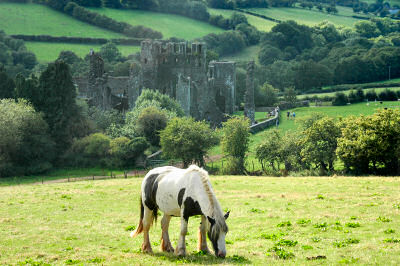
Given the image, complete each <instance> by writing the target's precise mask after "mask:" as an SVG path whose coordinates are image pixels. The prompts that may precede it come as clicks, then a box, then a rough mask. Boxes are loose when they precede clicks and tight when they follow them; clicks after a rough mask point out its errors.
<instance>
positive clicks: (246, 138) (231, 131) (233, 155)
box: [222, 117, 250, 174]
mask: <svg viewBox="0 0 400 266" xmlns="http://www.w3.org/2000/svg"><path fill="white" fill-rule="evenodd" d="M222 125H223V127H222V132H223V137H222V151H223V153H224V154H225V156H227V158H228V162H229V163H228V167H229V168H226V169H223V171H226V172H228V173H229V174H243V173H244V172H245V170H246V169H245V155H246V152H247V150H248V148H249V142H250V129H249V126H250V121H249V120H248V119H247V118H238V117H234V118H231V119H229V120H228V121H227V122H224V123H223V124H222Z"/></svg>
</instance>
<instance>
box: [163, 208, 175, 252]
mask: <svg viewBox="0 0 400 266" xmlns="http://www.w3.org/2000/svg"><path fill="white" fill-rule="evenodd" d="M170 220H171V216H170V215H166V214H164V216H163V218H162V219H161V230H162V235H161V251H167V252H174V248H173V247H172V245H171V241H170V240H169V234H168V227H169V221H170Z"/></svg>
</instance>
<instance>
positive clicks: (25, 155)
mask: <svg viewBox="0 0 400 266" xmlns="http://www.w3.org/2000/svg"><path fill="white" fill-rule="evenodd" d="M49 139H50V137H49V134H48V125H47V123H46V122H45V120H44V119H43V117H42V114H40V113H38V112H36V111H35V110H34V108H33V107H32V106H31V105H30V104H28V102H27V101H26V100H23V99H20V100H18V102H15V101H14V100H12V99H4V100H0V177H5V176H11V175H27V174H37V173H42V172H44V171H47V170H49V169H50V168H51V167H52V164H51V161H52V159H53V157H54V143H53V142H52V141H51V140H49Z"/></svg>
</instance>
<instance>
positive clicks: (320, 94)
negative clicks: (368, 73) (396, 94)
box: [297, 87, 400, 99]
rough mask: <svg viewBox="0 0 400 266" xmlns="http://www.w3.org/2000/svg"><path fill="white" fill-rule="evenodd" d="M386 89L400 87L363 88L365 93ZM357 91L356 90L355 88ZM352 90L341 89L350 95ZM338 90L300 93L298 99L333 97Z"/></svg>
mask: <svg viewBox="0 0 400 266" xmlns="http://www.w3.org/2000/svg"><path fill="white" fill-rule="evenodd" d="M385 90H391V91H399V90H400V87H389V88H370V89H363V91H364V93H367V92H369V91H375V92H376V94H379V93H381V92H382V91H385ZM354 91H355V90H354ZM350 92H351V90H347V91H341V93H344V94H346V95H349V93H350ZM335 94H336V92H327V93H311V94H302V95H298V96H297V98H298V99H303V98H305V97H314V96H316V97H325V96H329V97H333V96H335Z"/></svg>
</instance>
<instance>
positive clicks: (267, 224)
mask: <svg viewBox="0 0 400 266" xmlns="http://www.w3.org/2000/svg"><path fill="white" fill-rule="evenodd" d="M210 178H211V183H212V185H213V187H214V190H215V193H216V195H217V198H218V199H219V201H220V203H221V206H222V208H223V209H224V210H227V209H229V210H230V211H231V215H230V217H229V219H228V220H227V223H228V226H229V233H228V235H227V238H226V242H227V258H226V259H217V258H215V257H214V256H212V255H201V254H198V253H196V247H197V228H198V225H199V222H200V219H199V218H198V217H194V218H191V219H190V220H189V228H188V235H187V237H186V243H187V253H188V254H189V255H188V256H187V257H184V258H182V257H176V256H175V255H172V254H166V253H161V252H160V251H159V248H160V246H159V245H160V222H158V223H157V224H156V225H155V226H154V228H153V229H152V230H151V231H150V238H151V242H152V246H153V251H154V252H155V254H154V255H147V254H142V253H141V251H140V246H141V243H142V239H143V236H142V235H140V236H139V237H137V238H135V239H131V238H129V231H128V230H131V229H132V228H134V227H135V226H136V225H137V222H138V219H139V206H138V201H139V193H140V192H139V191H140V184H141V181H142V179H141V178H132V179H114V180H102V181H84V182H75V183H63V184H45V185H20V186H9V187H0V203H1V206H2V208H0V217H1V218H0V221H1V222H0V232H1V235H2V239H1V241H0V253H1V256H0V264H32V265H44V263H49V264H51V265H56V264H64V265H65V264H67V265H68V264H69V265H70V264H84V265H88V264H104V265H121V264H125V265H150V264H151V265H155V264H157V265H166V264H182V263H193V264H216V263H223V264H244V263H245V264H255V265H261V264H264V265H265V264H268V265H282V263H294V264H297V265H304V264H311V265H316V264H321V263H324V264H325V263H326V264H329V265H333V264H341V263H344V264H348V263H356V264H360V265H365V264H377V265H398V264H399V262H400V258H399V256H398V254H399V252H400V243H399V242H400V232H399V228H400V218H399V217H400V216H399V214H400V196H399V195H400V180H399V179H398V178H388V177H386V178H383V177H368V178H355V177H329V178H328V177H305V178H272V177H249V176H236V177H232V176H220V177H215V176H211V177H210ZM178 230H179V219H177V218H173V219H172V220H171V225H170V236H171V241H172V244H173V246H174V247H175V246H176V243H177V238H178V235H179V231H178ZM209 246H210V243H209ZM210 248H211V247H210ZM285 257H286V258H287V260H284V259H283V258H285ZM314 260H315V261H314ZM40 263H42V264H40Z"/></svg>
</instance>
